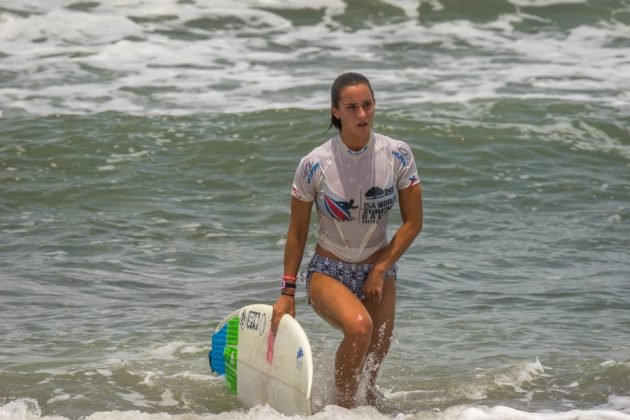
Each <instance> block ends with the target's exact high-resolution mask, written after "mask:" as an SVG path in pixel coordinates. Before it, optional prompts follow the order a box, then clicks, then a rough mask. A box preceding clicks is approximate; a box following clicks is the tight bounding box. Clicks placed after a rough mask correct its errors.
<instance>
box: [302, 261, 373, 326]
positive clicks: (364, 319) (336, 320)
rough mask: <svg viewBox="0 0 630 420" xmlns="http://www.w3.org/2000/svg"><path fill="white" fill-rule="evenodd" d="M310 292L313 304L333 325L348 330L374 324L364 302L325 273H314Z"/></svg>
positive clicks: (319, 313) (320, 314)
mask: <svg viewBox="0 0 630 420" xmlns="http://www.w3.org/2000/svg"><path fill="white" fill-rule="evenodd" d="M309 293H310V298H311V306H312V307H313V309H314V310H315V312H317V314H318V315H319V316H321V317H322V318H323V319H324V320H325V321H326V322H328V323H329V324H330V325H332V326H333V327H335V328H337V329H340V330H342V331H344V332H348V331H350V330H352V329H353V328H356V327H359V326H364V327H365V326H367V325H369V326H370V328H371V326H372V319H371V317H370V314H369V313H368V311H367V310H366V308H365V306H364V305H363V302H361V301H360V300H359V298H358V297H356V296H355V295H354V294H353V293H352V292H351V291H350V289H348V288H347V287H346V286H344V285H343V284H341V283H340V282H339V281H337V280H335V279H334V278H332V277H330V276H327V275H325V274H323V273H317V272H315V273H313V274H312V277H311V280H310V284H309Z"/></svg>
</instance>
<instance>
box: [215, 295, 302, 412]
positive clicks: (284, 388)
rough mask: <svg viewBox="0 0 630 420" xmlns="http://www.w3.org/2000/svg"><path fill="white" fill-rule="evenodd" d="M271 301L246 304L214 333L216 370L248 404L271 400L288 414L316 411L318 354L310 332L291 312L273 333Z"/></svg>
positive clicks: (281, 410) (271, 404) (271, 402)
mask: <svg viewBox="0 0 630 420" xmlns="http://www.w3.org/2000/svg"><path fill="white" fill-rule="evenodd" d="M272 312H273V308H272V307H271V306H270V305H264V304H254V305H248V306H245V307H243V308H241V309H239V310H238V311H235V312H234V313H232V314H230V315H228V316H227V317H226V318H225V319H223V320H222V321H221V322H220V323H219V325H218V326H217V327H216V329H215V331H214V334H213V335H212V349H211V350H210V352H209V353H208V357H209V359H210V368H211V369H212V371H213V372H216V373H217V374H219V375H224V376H225V382H226V384H227V386H228V388H229V390H230V391H231V392H232V393H233V394H236V396H237V398H238V399H239V400H240V401H241V402H242V403H243V404H245V405H246V406H248V407H255V406H257V405H265V404H269V406H270V407H272V408H273V409H275V410H276V411H278V412H280V413H283V414H285V415H295V414H301V415H311V414H312V405H311V388H312V383H313V356H312V353H311V346H310V343H309V341H308V337H307V336H306V333H305V332H304V330H303V329H302V327H301V326H300V324H299V323H298V321H297V320H295V318H293V317H292V316H290V315H285V316H283V317H282V319H281V320H280V325H279V326H278V331H277V333H276V335H275V336H273V335H271V334H270V330H271V315H272Z"/></svg>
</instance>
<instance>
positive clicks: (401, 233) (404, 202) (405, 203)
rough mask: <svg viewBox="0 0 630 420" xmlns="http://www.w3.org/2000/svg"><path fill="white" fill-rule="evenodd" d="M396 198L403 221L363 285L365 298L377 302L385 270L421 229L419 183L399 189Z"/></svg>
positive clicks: (393, 262)
mask: <svg viewBox="0 0 630 420" xmlns="http://www.w3.org/2000/svg"><path fill="white" fill-rule="evenodd" d="M398 198H399V201H400V214H401V216H402V221H403V223H402V225H401V226H400V228H399V229H398V231H396V234H395V235H394V237H393V238H392V240H391V241H390V242H389V244H388V245H387V247H385V249H384V251H383V252H382V253H381V255H380V256H379V258H378V260H377V261H375V262H374V267H373V268H372V271H371V272H370V275H369V276H368V279H367V281H366V282H365V286H364V287H363V292H364V293H365V295H366V296H367V298H368V299H369V300H371V301H373V302H377V303H379V302H380V301H381V297H382V293H383V282H384V281H385V279H384V276H385V272H387V270H389V268H390V267H391V266H393V265H394V264H395V263H396V261H398V259H399V258H400V257H401V256H402V255H403V254H404V253H405V251H406V250H407V248H409V246H410V245H411V243H412V242H413V240H414V239H415V238H416V236H418V234H419V233H420V231H421V230H422V216H423V212H422V188H421V187H420V184H416V185H414V186H412V187H409V188H405V189H403V190H399V191H398Z"/></svg>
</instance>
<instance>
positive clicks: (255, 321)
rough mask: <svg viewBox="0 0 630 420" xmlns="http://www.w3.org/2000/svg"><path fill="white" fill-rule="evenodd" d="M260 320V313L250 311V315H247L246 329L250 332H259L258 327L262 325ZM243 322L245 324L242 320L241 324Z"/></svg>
mask: <svg viewBox="0 0 630 420" xmlns="http://www.w3.org/2000/svg"><path fill="white" fill-rule="evenodd" d="M260 318H261V316H260V312H254V311H249V313H248V314H247V315H246V319H245V327H246V328H247V329H248V330H254V331H258V327H259V325H260ZM242 322H243V319H241V323H242ZM263 328H264V327H263Z"/></svg>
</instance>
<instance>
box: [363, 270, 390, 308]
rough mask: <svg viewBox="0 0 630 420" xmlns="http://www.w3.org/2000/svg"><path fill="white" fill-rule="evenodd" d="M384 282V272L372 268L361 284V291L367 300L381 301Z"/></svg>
mask: <svg viewBox="0 0 630 420" xmlns="http://www.w3.org/2000/svg"><path fill="white" fill-rule="evenodd" d="M384 283H385V274H384V273H383V272H381V271H380V270H377V269H372V271H370V274H368V278H367V280H366V281H365V284H364V285H363V293H364V294H365V297H366V298H367V300H368V301H369V302H372V303H377V304H378V303H381V299H382V298H383V284H384Z"/></svg>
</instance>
